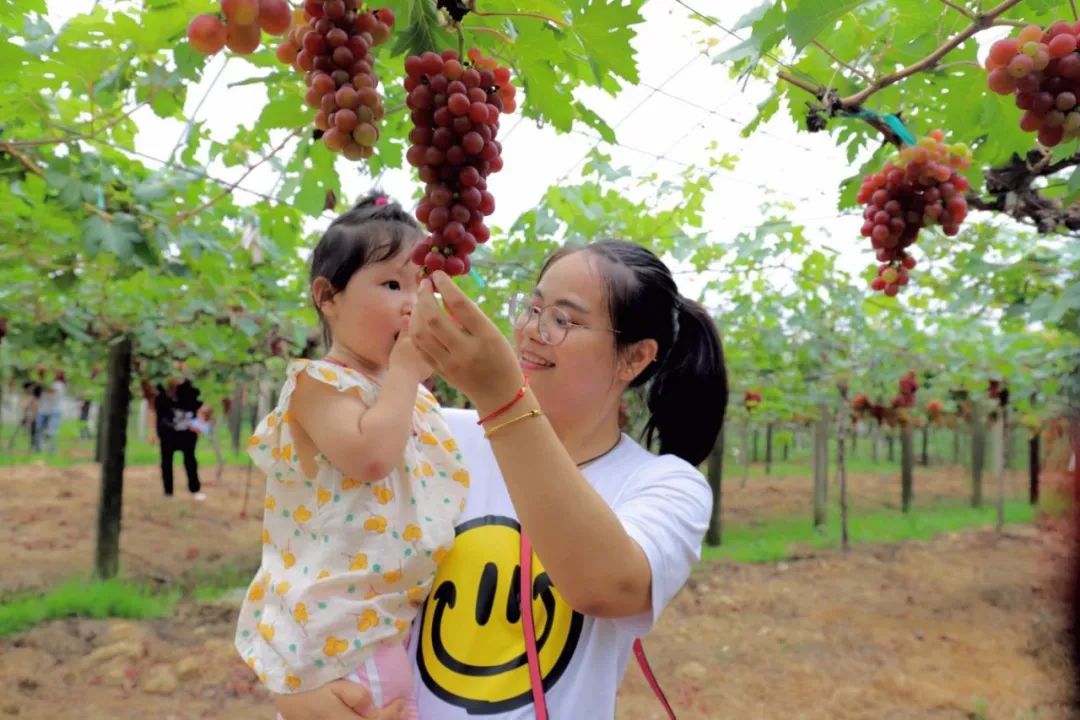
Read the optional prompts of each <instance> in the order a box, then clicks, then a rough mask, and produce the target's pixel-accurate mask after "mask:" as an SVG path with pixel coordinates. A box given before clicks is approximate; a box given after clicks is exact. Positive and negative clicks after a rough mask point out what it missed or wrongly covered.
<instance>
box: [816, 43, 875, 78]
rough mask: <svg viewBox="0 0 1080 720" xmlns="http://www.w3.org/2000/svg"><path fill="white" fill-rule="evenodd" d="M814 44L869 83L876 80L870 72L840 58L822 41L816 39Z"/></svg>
mask: <svg viewBox="0 0 1080 720" xmlns="http://www.w3.org/2000/svg"><path fill="white" fill-rule="evenodd" d="M814 45H815V46H816V47H817V48H819V49H820V50H821V51H822V52H823V53H825V54H826V55H828V56H829V57H831V58H832V59H833V61H834V62H836V63H837V64H839V65H840V66H841V67H845V68H847V69H848V70H850V71H851V72H853V73H855V74H856V75H858V76H859V77H861V78H862V79H863V80H865V81H866V82H868V83H872V82H874V78H873V77H871V76H870V75H869V74H867V73H865V72H863V71H862V70H860V69H859V68H857V67H855V66H854V65H851V64H850V63H846V62H844V61H843V60H841V59H840V58H838V57H837V56H836V55H835V54H833V51H832V50H830V49H829V48H827V47H825V45H824V44H823V43H822V42H821V41H819V40H815V41H814Z"/></svg>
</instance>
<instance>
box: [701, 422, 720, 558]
mask: <svg viewBox="0 0 1080 720" xmlns="http://www.w3.org/2000/svg"><path fill="white" fill-rule="evenodd" d="M707 472H708V477H709V487H710V488H712V497H713V500H712V503H713V505H712V516H711V517H710V518H709V529H708V530H707V531H706V532H705V542H706V544H708V545H712V546H713V547H715V546H717V545H720V544H721V543H722V542H723V538H724V533H723V530H724V525H723V520H722V518H721V511H722V509H723V487H724V428H723V427H721V428H720V434H719V435H717V436H716V444H715V445H713V450H712V453H711V454H710V455H709V465H708V469H707Z"/></svg>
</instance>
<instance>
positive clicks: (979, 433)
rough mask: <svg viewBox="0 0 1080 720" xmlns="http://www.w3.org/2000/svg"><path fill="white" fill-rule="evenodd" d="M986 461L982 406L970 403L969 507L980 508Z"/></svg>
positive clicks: (977, 403) (974, 402) (975, 402)
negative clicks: (984, 463)
mask: <svg viewBox="0 0 1080 720" xmlns="http://www.w3.org/2000/svg"><path fill="white" fill-rule="evenodd" d="M985 459H986V427H985V426H984V425H983V415H982V404H981V403H979V402H978V401H974V400H973V401H972V403H971V507H976V508H979V507H982V502H983V492H982V474H983V461H984V460H985Z"/></svg>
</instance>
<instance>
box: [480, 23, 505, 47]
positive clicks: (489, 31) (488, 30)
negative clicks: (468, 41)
mask: <svg viewBox="0 0 1080 720" xmlns="http://www.w3.org/2000/svg"><path fill="white" fill-rule="evenodd" d="M469 31H470V32H482V33H487V34H488V35H494V36H495V37H497V38H499V39H500V40H502V41H503V42H504V43H506V44H507V45H513V44H514V41H513V40H511V39H510V37H509V36H507V35H504V34H503V33H501V32H499V31H498V30H495V29H494V28H489V27H484V26H482V25H470V26H469Z"/></svg>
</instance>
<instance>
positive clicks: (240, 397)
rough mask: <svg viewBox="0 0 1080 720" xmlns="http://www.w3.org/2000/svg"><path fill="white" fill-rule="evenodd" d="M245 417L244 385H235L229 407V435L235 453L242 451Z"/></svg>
mask: <svg viewBox="0 0 1080 720" xmlns="http://www.w3.org/2000/svg"><path fill="white" fill-rule="evenodd" d="M243 417H244V386H243V385H242V384H241V383H236V384H235V385H233V394H232V406H231V407H230V408H229V418H228V423H229V435H231V436H232V447H233V455H237V454H239V453H240V424H241V420H242V418H243Z"/></svg>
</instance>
